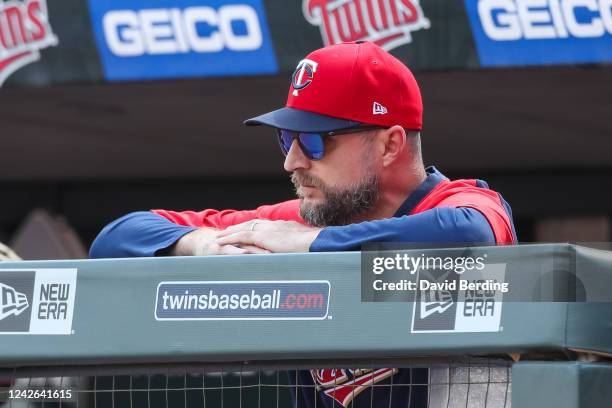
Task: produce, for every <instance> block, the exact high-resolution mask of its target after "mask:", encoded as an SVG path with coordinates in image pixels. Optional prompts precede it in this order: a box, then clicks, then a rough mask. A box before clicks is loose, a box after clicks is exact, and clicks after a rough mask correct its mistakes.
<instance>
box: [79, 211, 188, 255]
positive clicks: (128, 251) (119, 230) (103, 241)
mask: <svg viewBox="0 0 612 408" xmlns="http://www.w3.org/2000/svg"><path fill="white" fill-rule="evenodd" d="M195 229H196V228H195V227H192V226H185V225H178V224H175V223H173V222H172V221H169V220H168V219H166V218H164V217H162V216H160V215H157V214H154V213H152V212H150V211H138V212H133V213H130V214H128V215H125V216H123V217H121V218H119V219H117V220H115V221H113V222H111V223H110V224H108V225H107V226H106V227H104V229H103V230H102V231H100V233H99V234H98V236H97V237H96V239H95V240H94V242H93V244H92V245H91V249H90V250H89V257H90V258H128V257H138V256H155V255H156V253H157V251H159V250H161V249H165V248H167V247H169V246H170V245H172V244H174V243H175V242H176V241H178V240H179V238H181V237H182V236H183V235H185V234H187V233H188V232H191V231H193V230H195Z"/></svg>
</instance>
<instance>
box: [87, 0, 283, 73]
mask: <svg viewBox="0 0 612 408" xmlns="http://www.w3.org/2000/svg"><path fill="white" fill-rule="evenodd" d="M89 7H90V13H91V18H92V24H93V30H94V35H95V38H96V43H97V46H98V51H99V53H100V56H101V59H102V65H103V69H104V74H105V77H106V79H108V80H142V79H170V78H191V77H203V76H230V75H255V74H274V73H276V72H278V66H277V63H276V56H275V53H274V48H273V45H272V41H271V39H270V34H269V31H268V24H267V21H266V16H265V11H264V7H263V4H262V1H261V0H237V2H232V1H231V0H223V1H220V0H212V1H210V0H208V1H203V0H183V1H181V2H179V3H177V2H175V1H172V0H156V1H151V0H130V1H128V2H126V1H122V0H89Z"/></svg>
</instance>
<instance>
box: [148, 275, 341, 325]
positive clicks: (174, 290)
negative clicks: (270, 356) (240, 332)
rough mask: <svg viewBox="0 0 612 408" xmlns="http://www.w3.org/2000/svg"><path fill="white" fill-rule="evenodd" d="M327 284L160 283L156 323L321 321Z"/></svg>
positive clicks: (327, 289)
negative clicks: (191, 321)
mask: <svg viewBox="0 0 612 408" xmlns="http://www.w3.org/2000/svg"><path fill="white" fill-rule="evenodd" d="M329 295H330V284H329V282H328V281H240V282H161V283H160V284H159V285H158V287H157V300H156V302H155V318H156V319H157V320H320V319H325V318H327V313H328V309H329Z"/></svg>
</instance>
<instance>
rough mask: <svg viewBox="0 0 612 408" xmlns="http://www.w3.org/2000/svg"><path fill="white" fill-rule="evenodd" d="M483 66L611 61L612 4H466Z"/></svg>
mask: <svg viewBox="0 0 612 408" xmlns="http://www.w3.org/2000/svg"><path fill="white" fill-rule="evenodd" d="M465 7H466V10H467V14H468V16H469V20H470V24H471V26H472V32H473V34H474V39H475V42H476V47H477V49H478V55H479V58H480V64H481V65H482V66H513V65H547V64H583V63H601V62H610V61H612V0H465Z"/></svg>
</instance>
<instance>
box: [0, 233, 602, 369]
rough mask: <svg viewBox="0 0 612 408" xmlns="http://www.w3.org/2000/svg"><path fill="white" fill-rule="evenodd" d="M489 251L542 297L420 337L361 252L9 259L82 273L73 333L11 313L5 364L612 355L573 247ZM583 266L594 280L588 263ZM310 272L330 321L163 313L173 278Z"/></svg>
mask: <svg viewBox="0 0 612 408" xmlns="http://www.w3.org/2000/svg"><path fill="white" fill-rule="evenodd" d="M471 250H474V251H476V249H471ZM485 250H486V251H487V253H488V255H489V257H488V259H489V261H490V262H496V263H499V262H504V260H505V259H513V260H514V261H512V262H511V263H508V267H507V270H506V278H505V279H506V280H507V281H508V282H509V283H510V284H511V286H514V287H516V288H521V289H524V290H523V292H524V293H527V294H529V297H527V299H530V300H531V301H525V294H524V293H523V295H522V297H523V299H522V300H520V301H518V300H516V301H508V300H512V294H511V293H509V294H508V297H505V298H504V303H503V308H502V313H501V324H500V326H499V331H495V332H462V333H457V332H430V333H425V332H417V333H413V332H412V331H411V327H412V326H411V323H412V318H413V303H407V302H378V303H377V302H362V301H361V271H360V263H361V257H360V254H359V253H319V254H271V255H249V256H223V257H168V258H142V259H108V260H79V261H75V260H73V261H46V262H45V261H39V262H13V263H8V262H2V263H0V271H7V270H14V269H21V270H24V269H25V270H37V269H46V268H77V269H78V273H77V285H76V288H77V289H76V300H75V306H74V321H73V324H72V331H73V332H72V333H70V332H69V333H68V334H57V335H40V334H36V335H34V334H11V335H7V334H3V333H2V331H3V330H4V329H3V327H4V326H2V325H1V324H4V323H6V322H8V321H9V320H8V319H12V318H14V317H15V316H11V317H7V318H6V319H0V320H3V321H0V350H2V351H0V353H1V354H0V366H4V367H10V366H14V365H17V364H19V365H23V366H31V365H45V364H47V365H54V364H66V360H67V359H69V361H70V363H71V364H81V363H92V364H95V363H100V362H104V363H116V364H126V363H134V362H147V363H156V362H179V361H182V362H184V361H191V362H195V361H208V362H210V361H246V360H260V361H261V360H292V361H294V360H296V359H300V360H309V359H313V358H320V359H325V358H328V359H330V358H333V359H341V358H349V359H353V358H359V357H361V358H366V357H415V356H457V355H466V354H467V355H486V354H491V353H496V354H498V353H508V352H515V353H526V352H529V351H534V352H547V351H550V352H556V353H559V352H561V351H563V350H565V349H568V348H574V349H587V350H594V351H600V352H612V330H610V329H609V328H610V327H611V325H612V307H610V303H602V302H598V303H566V302H564V301H568V300H573V299H574V298H576V293H575V290H574V289H573V288H574V286H575V285H574V284H573V281H574V280H575V279H571V278H572V276H573V269H572V263H573V261H572V260H573V259H575V248H574V247H573V246H570V245H532V246H521V247H493V248H486V249H482V251H485ZM418 253H419V254H420V253H422V250H419V251H418ZM599 255H601V254H599ZM580 256H585V257H588V256H591V255H589V254H584V255H582V254H581V255H580ZM583 263H584V262H583ZM597 264H598V265H599V266H598V268H597V271H596V273H597V274H598V275H599V276H598V277H590V278H589V279H582V280H583V281H584V282H585V285H586V286H588V287H593V286H595V287H596V286H597V285H598V282H603V283H602V284H607V282H608V281H609V280H610V276H612V272H611V270H612V268H609V265H612V261H610V258H609V257H607V258H606V257H603V258H602V257H599V258H598V262H597ZM3 273H4V272H3ZM581 274H582V278H585V277H586V276H591V275H590V274H589V271H587V270H583V271H581ZM0 275H1V274H0ZM304 279H307V280H324V281H329V283H330V287H331V291H330V301H329V311H328V314H327V316H328V318H326V319H323V320H220V321H215V320H206V321H201V320H196V321H194V320H180V321H160V320H156V318H155V306H156V295H157V288H158V285H159V284H160V282H162V281H215V282H216V281H245V280H246V281H271V280H272V281H287V280H289V281H292V280H304ZM551 282H552V284H551ZM568 282H569V283H568ZM0 283H1V282H0ZM588 290H590V289H589V288H587V292H588ZM600 292H601V291H600ZM542 299H549V300H550V299H554V300H557V302H550V301H548V302H542V301H541V300H542ZM28 313H29V312H28ZM4 331H6V330H4Z"/></svg>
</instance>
